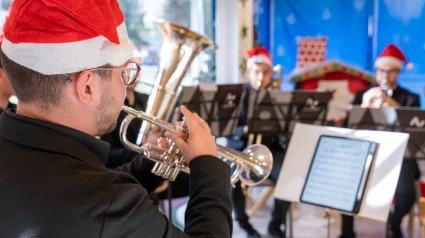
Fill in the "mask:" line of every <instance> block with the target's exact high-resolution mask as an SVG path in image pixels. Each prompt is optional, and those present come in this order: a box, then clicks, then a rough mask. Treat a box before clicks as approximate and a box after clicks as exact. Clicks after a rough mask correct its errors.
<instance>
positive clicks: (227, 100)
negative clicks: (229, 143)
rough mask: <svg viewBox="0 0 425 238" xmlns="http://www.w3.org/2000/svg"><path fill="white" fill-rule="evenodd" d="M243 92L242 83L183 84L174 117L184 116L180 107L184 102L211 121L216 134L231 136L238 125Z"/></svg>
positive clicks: (212, 129)
mask: <svg viewBox="0 0 425 238" xmlns="http://www.w3.org/2000/svg"><path fill="white" fill-rule="evenodd" d="M244 96H245V92H244V90H243V84H223V85H216V84H202V85H200V86H183V87H182V89H181V92H180V94H179V97H178V98H177V100H176V103H175V106H174V108H175V110H174V115H173V118H172V121H177V120H181V119H182V115H181V113H180V110H179V107H180V106H181V105H185V106H186V107H187V108H188V109H189V110H190V111H192V112H196V113H198V114H199V116H200V117H202V118H203V119H204V120H205V121H206V122H207V123H208V125H209V126H210V128H211V134H212V135H213V136H216V137H222V136H232V135H234V133H235V130H236V127H237V125H238V121H239V115H240V110H241V106H242V102H243V98H244Z"/></svg>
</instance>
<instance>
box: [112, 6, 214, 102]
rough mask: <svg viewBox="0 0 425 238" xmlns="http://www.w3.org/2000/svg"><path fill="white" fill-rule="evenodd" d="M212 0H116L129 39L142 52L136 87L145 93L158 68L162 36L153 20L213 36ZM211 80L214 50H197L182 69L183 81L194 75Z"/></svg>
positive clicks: (148, 90) (188, 83) (187, 83)
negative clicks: (195, 55)
mask: <svg viewBox="0 0 425 238" xmlns="http://www.w3.org/2000/svg"><path fill="white" fill-rule="evenodd" d="M213 2H214V0H205V1H199V0H156V1H151V0H139V1H134V0H119V3H120V5H121V9H122V10H123V12H124V15H125V17H126V26H127V31H128V34H129V37H130V39H131V40H132V41H133V42H134V43H135V45H136V47H137V48H138V49H139V50H140V52H141V54H142V67H141V68H142V69H141V78H140V81H139V83H138V85H137V87H136V91H138V92H141V93H147V94H149V93H150V91H151V90H152V85H153V83H154V80H155V76H156V74H157V71H158V64H159V60H160V59H159V51H160V48H161V45H162V39H163V36H162V34H161V33H160V32H159V30H157V29H156V28H155V26H154V24H153V22H154V21H155V20H156V19H158V18H163V19H165V20H167V21H170V22H172V23H174V24H179V25H182V26H185V27H188V28H190V29H191V30H193V31H195V32H197V33H200V34H204V35H207V36H209V37H211V38H212V39H213V40H214V38H213V36H214V29H213V26H214V25H213V21H214V9H213V7H214V6H213ZM197 77H201V78H202V79H203V80H205V81H207V82H214V81H215V53H214V51H210V52H201V53H199V54H198V57H196V59H194V61H193V62H192V63H191V66H190V68H189V70H188V72H187V73H186V75H185V77H184V79H183V84H184V85H191V84H192V81H193V79H194V78H197Z"/></svg>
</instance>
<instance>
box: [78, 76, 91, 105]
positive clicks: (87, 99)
mask: <svg viewBox="0 0 425 238" xmlns="http://www.w3.org/2000/svg"><path fill="white" fill-rule="evenodd" d="M95 77H96V75H95V74H94V73H93V72H92V71H90V70H84V71H83V72H81V73H80V74H79V75H78V76H77V78H76V79H75V93H76V96H77V98H78V100H79V101H80V102H82V103H84V104H90V103H92V102H93V101H94V92H95V89H96V84H95V82H96V81H95Z"/></svg>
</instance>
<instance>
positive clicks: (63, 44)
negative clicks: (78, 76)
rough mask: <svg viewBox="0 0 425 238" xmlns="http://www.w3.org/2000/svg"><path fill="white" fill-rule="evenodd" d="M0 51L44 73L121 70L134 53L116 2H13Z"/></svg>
mask: <svg viewBox="0 0 425 238" xmlns="http://www.w3.org/2000/svg"><path fill="white" fill-rule="evenodd" d="M3 31H4V39H3V43H2V45H1V48H2V50H3V52H4V54H5V55H6V56H7V57H8V58H9V59H11V60H13V61H15V62H16V63H18V64H20V65H22V66H25V67H27V68H29V69H32V70H34V71H37V72H39V73H41V74H44V75H53V74H65V73H74V72H79V71H82V70H84V69H89V68H96V67H99V66H102V65H105V64H110V65H112V66H120V65H122V64H124V63H125V62H126V61H128V60H129V59H130V58H131V56H132V53H133V45H132V43H131V41H130V39H129V38H128V35H127V30H126V27H125V23H124V14H123V13H122V11H121V9H120V7H119V4H118V2H117V0H90V1H87V0H72V1H63V0H32V1H28V0H15V1H14V2H13V3H12V9H11V11H10V15H9V18H8V19H7V21H6V23H5V25H4V28H3Z"/></svg>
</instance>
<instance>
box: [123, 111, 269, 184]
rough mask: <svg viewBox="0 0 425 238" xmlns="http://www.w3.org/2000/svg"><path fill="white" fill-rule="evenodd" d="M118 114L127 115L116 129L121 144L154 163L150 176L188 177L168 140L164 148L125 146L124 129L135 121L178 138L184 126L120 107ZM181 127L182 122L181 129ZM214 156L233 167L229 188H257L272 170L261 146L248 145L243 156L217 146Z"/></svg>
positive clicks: (237, 152)
mask: <svg viewBox="0 0 425 238" xmlns="http://www.w3.org/2000/svg"><path fill="white" fill-rule="evenodd" d="M121 110H122V111H124V112H126V113H127V114H128V115H127V116H126V117H125V119H124V120H123V122H122V124H121V127H120V139H121V142H122V143H123V144H124V145H125V146H126V147H127V148H129V149H131V150H133V151H136V152H138V153H140V154H143V155H144V156H145V157H146V158H148V159H150V160H152V161H154V162H156V164H155V166H154V167H153V169H152V173H154V174H155V175H157V176H161V177H163V178H165V179H169V180H171V181H174V180H175V179H176V177H177V175H178V174H179V172H180V171H183V172H185V173H190V169H189V167H187V165H186V164H185V161H184V157H183V155H182V154H181V153H180V151H179V149H178V148H177V147H176V146H175V144H174V143H173V142H172V141H171V140H170V139H168V145H167V147H166V148H164V147H161V146H159V145H152V144H149V143H145V144H143V145H142V146H138V145H136V144H134V143H131V142H129V141H128V139H127V128H128V126H129V125H130V123H131V121H132V120H133V119H135V118H138V119H141V120H145V121H147V122H149V123H152V124H153V125H156V126H158V127H160V128H161V129H164V130H167V131H170V132H172V133H178V134H180V136H181V137H182V138H188V136H189V135H188V134H187V133H186V131H185V130H184V129H182V128H184V126H178V127H176V126H175V125H174V124H172V123H169V122H167V121H164V120H162V119H159V118H157V117H155V116H152V115H149V114H147V113H145V112H142V111H137V110H135V109H133V108H131V107H127V106H122V108H121ZM184 123H185V122H184V121H183V125H184ZM217 152H218V155H219V157H222V158H221V159H222V160H224V161H225V162H226V161H229V162H230V166H231V167H233V166H235V169H234V172H233V173H232V175H231V178H230V182H231V184H232V185H234V184H235V183H236V182H237V181H238V180H240V181H241V182H243V183H244V184H246V185H249V186H253V185H256V184H259V183H261V182H262V181H264V180H265V179H266V178H267V177H268V176H269V175H270V172H271V170H272V166H273V156H272V154H271V152H270V150H269V149H268V148H267V147H266V146H264V145H261V144H256V145H251V146H249V147H247V148H246V149H245V150H244V151H243V152H239V151H236V150H233V149H229V148H227V147H224V146H221V145H217Z"/></svg>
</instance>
